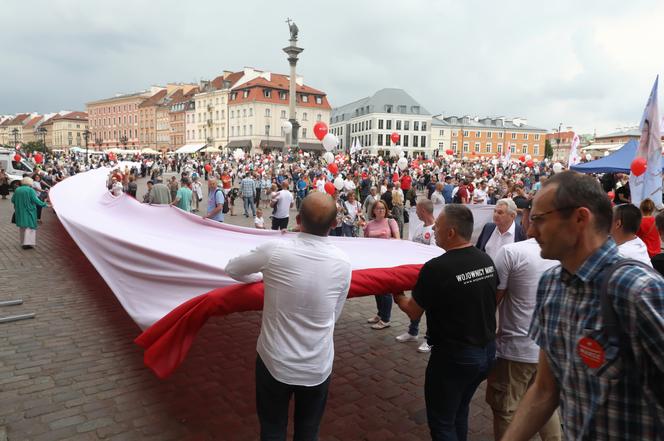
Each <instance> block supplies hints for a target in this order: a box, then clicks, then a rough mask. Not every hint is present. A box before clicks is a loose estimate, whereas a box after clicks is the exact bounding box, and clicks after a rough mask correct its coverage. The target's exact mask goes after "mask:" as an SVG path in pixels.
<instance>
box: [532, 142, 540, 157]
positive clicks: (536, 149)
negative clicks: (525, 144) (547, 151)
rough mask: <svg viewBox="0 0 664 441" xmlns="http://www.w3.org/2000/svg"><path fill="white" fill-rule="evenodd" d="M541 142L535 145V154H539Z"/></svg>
mask: <svg viewBox="0 0 664 441" xmlns="http://www.w3.org/2000/svg"><path fill="white" fill-rule="evenodd" d="M539 154H540V153H539V144H535V145H534V146H533V155H539Z"/></svg>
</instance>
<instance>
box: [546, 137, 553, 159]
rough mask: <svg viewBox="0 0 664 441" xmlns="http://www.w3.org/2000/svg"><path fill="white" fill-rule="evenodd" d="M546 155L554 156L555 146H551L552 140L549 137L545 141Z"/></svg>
mask: <svg viewBox="0 0 664 441" xmlns="http://www.w3.org/2000/svg"><path fill="white" fill-rule="evenodd" d="M544 157H545V158H553V147H552V146H551V140H550V139H547V140H546V141H544Z"/></svg>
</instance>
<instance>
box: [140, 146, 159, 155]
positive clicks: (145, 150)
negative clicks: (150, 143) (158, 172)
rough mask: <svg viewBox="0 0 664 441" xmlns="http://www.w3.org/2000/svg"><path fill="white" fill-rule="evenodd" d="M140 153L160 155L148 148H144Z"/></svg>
mask: <svg viewBox="0 0 664 441" xmlns="http://www.w3.org/2000/svg"><path fill="white" fill-rule="evenodd" d="M141 153H143V154H144V155H161V152H158V151H157V150H155V149H151V148H150V147H146V148H144V149H143V150H141Z"/></svg>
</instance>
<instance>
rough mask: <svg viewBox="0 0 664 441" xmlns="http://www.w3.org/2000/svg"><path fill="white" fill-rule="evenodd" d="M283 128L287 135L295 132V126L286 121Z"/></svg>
mask: <svg viewBox="0 0 664 441" xmlns="http://www.w3.org/2000/svg"><path fill="white" fill-rule="evenodd" d="M281 127H283V129H284V133H285V134H289V133H290V132H292V131H293V124H291V122H290V121H284V122H282V123H281Z"/></svg>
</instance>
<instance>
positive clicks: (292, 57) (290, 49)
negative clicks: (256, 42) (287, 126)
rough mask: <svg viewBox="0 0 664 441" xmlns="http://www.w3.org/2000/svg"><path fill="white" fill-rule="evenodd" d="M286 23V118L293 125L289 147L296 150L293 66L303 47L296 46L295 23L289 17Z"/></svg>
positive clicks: (297, 135)
mask: <svg viewBox="0 0 664 441" xmlns="http://www.w3.org/2000/svg"><path fill="white" fill-rule="evenodd" d="M286 23H288V29H289V30H290V40H289V41H290V46H287V47H285V48H284V49H283V50H284V52H286V54H287V55H288V63H289V64H290V84H289V86H288V94H289V96H288V98H289V100H288V112H289V115H288V120H289V121H290V123H291V125H292V126H293V129H292V131H291V145H290V147H291V148H293V149H295V150H297V149H298V146H299V129H300V124H299V123H298V122H297V120H296V119H295V102H296V101H295V98H296V91H295V86H296V83H295V79H296V78H297V73H296V71H295V67H296V66H297V60H298V58H297V56H298V55H299V54H300V52H302V51H303V50H304V49H302V48H301V47H297V34H298V29H297V26H296V25H295V22H294V21H292V20H291V19H290V18H289V19H287V20H286ZM288 147H289V146H287V145H286V143H285V142H284V154H286V152H287V151H288Z"/></svg>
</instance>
